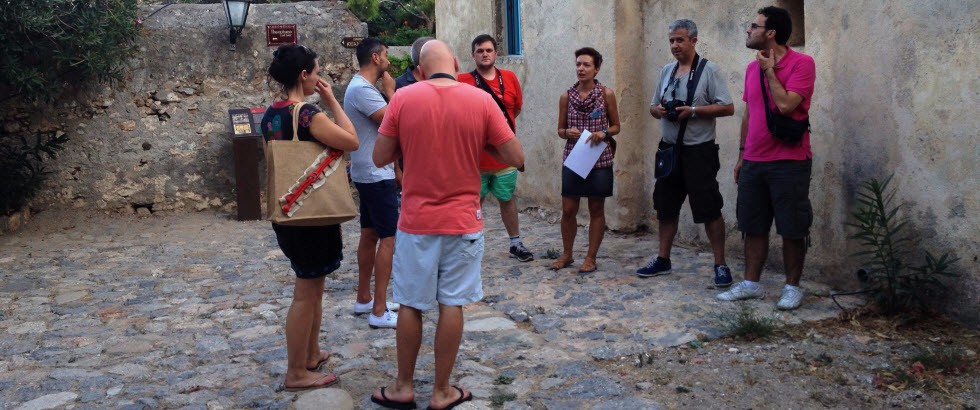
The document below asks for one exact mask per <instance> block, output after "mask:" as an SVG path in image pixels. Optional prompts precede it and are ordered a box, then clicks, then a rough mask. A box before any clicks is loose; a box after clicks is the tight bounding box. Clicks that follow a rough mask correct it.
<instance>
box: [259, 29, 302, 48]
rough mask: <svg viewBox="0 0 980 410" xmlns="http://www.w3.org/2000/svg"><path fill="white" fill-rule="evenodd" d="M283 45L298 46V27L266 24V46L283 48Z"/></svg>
mask: <svg viewBox="0 0 980 410" xmlns="http://www.w3.org/2000/svg"><path fill="white" fill-rule="evenodd" d="M283 44H296V25H295V24H266V25H265V45H266V46H281V45H283Z"/></svg>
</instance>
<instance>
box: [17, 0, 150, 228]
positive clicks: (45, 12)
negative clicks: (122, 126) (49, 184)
mask: <svg viewBox="0 0 980 410" xmlns="http://www.w3.org/2000/svg"><path fill="white" fill-rule="evenodd" d="M137 10H138V9H137V5H136V2H135V1H132V0H45V1H33V0H6V1H4V3H3V5H2V6H0V27H3V29H2V30H0V106H3V105H5V103H6V105H9V104H10V103H12V102H17V103H21V102H27V103H36V102H53V101H55V100H56V99H57V98H58V97H59V96H60V95H62V93H64V92H71V91H75V90H77V89H79V88H81V87H83V86H84V85H85V84H86V83H87V82H90V81H92V80H99V81H102V82H113V81H117V80H120V79H122V78H123V75H124V73H125V67H126V64H125V63H126V61H127V60H128V59H129V58H130V57H131V56H132V55H133V53H134V51H135V50H136V49H135V42H134V40H135V39H136V38H137V37H138V36H139V35H140V21H139V20H138V15H137ZM18 98H19V99H18ZM22 105H23V104H22ZM3 108H5V111H6V112H8V113H9V112H15V111H16V110H14V109H13V107H3ZM50 116H51V117H55V118H57V117H59V113H57V112H53V113H50ZM5 121H8V122H9V121H21V119H19V118H17V119H12V118H7V119H5ZM18 125H29V124H18ZM12 129H15V130H18V131H13V132H8V127H6V126H0V175H3V181H2V183H0V214H2V215H6V214H9V213H11V212H14V211H17V210H18V209H20V207H22V206H24V205H25V204H26V203H27V201H28V200H29V199H30V198H31V197H33V196H34V195H36V194H37V192H38V191H39V190H40V188H41V183H42V182H43V179H44V176H45V175H46V174H47V172H46V171H45V169H44V166H43V163H44V162H45V160H48V159H51V158H54V156H55V152H56V151H58V150H60V149H61V148H62V147H63V145H64V144H65V142H67V140H68V137H67V136H66V135H64V133H59V132H51V131H44V132H36V131H35V132H31V131H27V130H29V129H30V127H22V126H16V127H12Z"/></svg>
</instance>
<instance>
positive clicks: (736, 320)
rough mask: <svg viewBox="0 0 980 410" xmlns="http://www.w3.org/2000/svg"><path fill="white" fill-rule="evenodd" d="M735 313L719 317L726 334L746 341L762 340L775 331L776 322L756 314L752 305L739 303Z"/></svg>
mask: <svg viewBox="0 0 980 410" xmlns="http://www.w3.org/2000/svg"><path fill="white" fill-rule="evenodd" d="M738 305H739V306H738V309H737V310H736V311H735V312H724V313H722V314H721V315H719V317H720V318H721V321H722V323H723V324H724V326H725V328H726V330H727V333H728V334H729V335H731V336H732V337H735V338H742V339H746V340H754V339H764V338H767V337H769V336H772V334H773V332H775V330H776V320H775V319H773V318H772V317H769V316H762V315H760V314H758V313H756V311H755V309H754V308H753V307H752V305H750V304H748V303H745V302H739V303H738Z"/></svg>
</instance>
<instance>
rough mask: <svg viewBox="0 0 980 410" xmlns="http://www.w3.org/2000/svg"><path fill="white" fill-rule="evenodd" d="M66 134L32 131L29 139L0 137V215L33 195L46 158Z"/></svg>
mask: <svg viewBox="0 0 980 410" xmlns="http://www.w3.org/2000/svg"><path fill="white" fill-rule="evenodd" d="M67 141H68V137H66V136H65V135H64V134H60V133H54V132H51V133H44V134H38V135H35V137H34V138H33V141H31V140H30V139H28V138H27V137H25V136H23V135H21V136H20V137H19V138H6V139H3V140H0V175H3V178H0V215H10V214H11V213H13V212H15V211H18V210H20V209H21V207H23V206H24V205H25V204H26V203H27V201H29V200H30V199H31V198H33V197H34V196H35V195H37V193H38V191H39V190H40V188H41V182H43V181H44V177H45V176H46V175H47V174H48V172H47V171H46V170H45V169H44V166H43V162H44V160H46V159H51V158H55V156H56V155H57V154H56V152H57V151H60V150H61V149H63V148H64V144H65V142H67Z"/></svg>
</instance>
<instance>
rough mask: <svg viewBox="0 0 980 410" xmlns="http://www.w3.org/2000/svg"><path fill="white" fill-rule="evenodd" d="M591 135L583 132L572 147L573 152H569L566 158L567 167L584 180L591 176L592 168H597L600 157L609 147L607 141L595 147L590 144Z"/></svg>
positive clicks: (586, 131) (585, 131)
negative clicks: (596, 164)
mask: <svg viewBox="0 0 980 410" xmlns="http://www.w3.org/2000/svg"><path fill="white" fill-rule="evenodd" d="M589 135H592V133H591V132H589V131H588V130H583V131H582V136H580V137H579V138H578V141H577V142H575V146H574V147H572V152H569V153H568V158H565V166H566V167H568V169H570V170H572V171H573V172H575V173H576V174H578V175H579V176H581V177H582V178H586V177H588V176H589V172H592V167H594V166H595V163H596V161H599V156H601V155H602V150H604V149H606V145H607V144H606V142H605V141H603V142H600V143H598V144H595V145H592V144H590V143H589Z"/></svg>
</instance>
